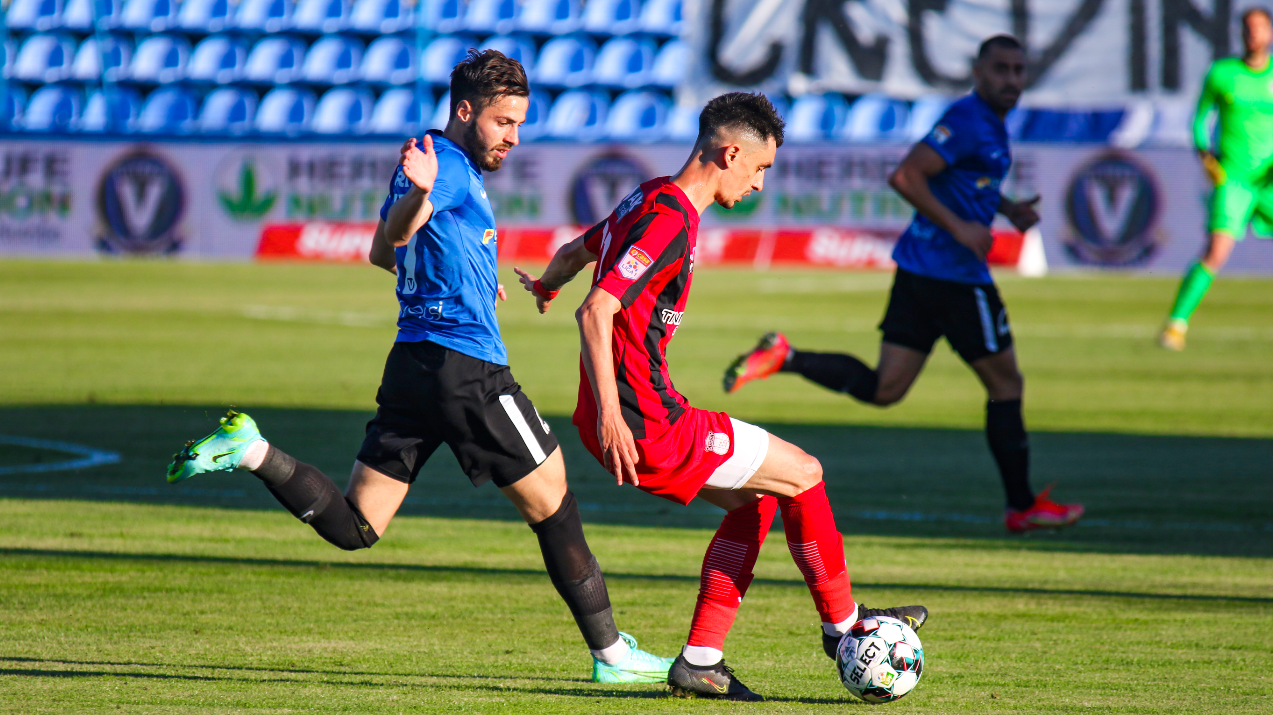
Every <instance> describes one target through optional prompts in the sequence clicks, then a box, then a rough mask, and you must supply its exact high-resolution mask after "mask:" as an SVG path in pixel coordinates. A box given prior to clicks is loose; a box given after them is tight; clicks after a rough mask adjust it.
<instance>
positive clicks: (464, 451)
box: [358, 342, 557, 487]
mask: <svg viewBox="0 0 1273 715" xmlns="http://www.w3.org/2000/svg"><path fill="white" fill-rule="evenodd" d="M376 404H378V405H379V406H380V407H379V408H378V409H377V410H376V416H375V417H374V418H373V419H372V420H371V421H370V422H368V423H367V438H366V439H365V440H363V443H362V449H360V450H358V461H359V462H362V463H363V464H365V465H367V466H368V467H371V468H372V469H374V470H376V471H378V472H382V473H384V474H387V475H389V476H390V477H393V478H394V479H397V480H399V481H402V482H406V483H407V484H410V483H411V482H413V481H415V478H416V475H418V474H419V473H420V467H422V466H424V463H425V462H426V461H428V459H429V457H430V456H432V455H433V452H434V450H436V449H437V448H438V446H439V445H441V444H442V443H443V442H445V443H446V444H447V446H449V447H450V448H451V451H452V452H453V453H455V458H456V459H457V460H459V462H460V468H461V469H463V470H464V473H465V474H467V475H468V477H469V480H470V481H472V482H473V486H477V485H479V484H482V483H483V482H487V481H493V482H495V484H496V486H500V487H506V486H508V485H510V484H512V483H514V482H516V481H517V480H519V479H521V478H522V477H524V476H526V475H527V474H530V473H531V472H532V471H534V470H535V468H536V467H538V466H539V465H540V464H541V463H543V461H544V460H545V459H547V458H548V455H550V454H552V453H553V450H555V449H557V438H556V437H555V436H554V435H553V434H552V432H550V431H549V429H548V423H547V422H545V421H543V420H542V419H541V418H540V417H539V412H538V411H537V410H536V409H535V406H534V405H532V404H531V402H530V398H528V397H526V395H525V394H523V393H522V388H521V386H520V385H518V384H517V382H516V381H515V380H513V373H512V371H510V370H509V369H508V366H506V365H496V364H495V363H490V362H486V361H485V360H478V359H477V358H474V357H470V356H468V355H465V354H464V353H459V352H456V351H454V350H451V349H449V348H444V347H442V346H441V345H438V344H436V343H430V342H418V343H394V345H393V349H392V350H390V351H389V359H388V360H387V361H386V362H385V374H384V378H383V379H382V380H381V381H380V390H379V392H377V393H376Z"/></svg>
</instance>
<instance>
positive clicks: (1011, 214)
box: [1001, 195, 1039, 233]
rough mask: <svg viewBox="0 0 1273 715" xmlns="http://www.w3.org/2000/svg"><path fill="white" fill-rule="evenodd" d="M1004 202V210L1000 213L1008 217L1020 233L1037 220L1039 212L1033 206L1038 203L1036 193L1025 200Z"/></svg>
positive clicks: (1027, 229) (1032, 225)
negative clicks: (1005, 204)
mask: <svg viewBox="0 0 1273 715" xmlns="http://www.w3.org/2000/svg"><path fill="white" fill-rule="evenodd" d="M1006 203H1007V206H1004V207H1003V208H1004V209H1006V210H1005V211H1002V212H1001V213H1002V214H1003V215H1004V216H1007V217H1008V220H1009V221H1011V222H1012V225H1013V226H1016V227H1017V230H1018V231H1021V232H1022V233H1024V232H1026V231H1029V230H1030V229H1031V228H1033V227H1034V225H1035V224H1037V223H1038V222H1039V212H1038V211H1037V210H1035V208H1034V205H1035V204H1037V203H1039V197H1038V196H1037V195H1036V196H1034V197H1033V198H1029V199H1026V200H1025V201H1007V202H1006Z"/></svg>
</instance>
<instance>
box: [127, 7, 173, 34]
mask: <svg viewBox="0 0 1273 715" xmlns="http://www.w3.org/2000/svg"><path fill="white" fill-rule="evenodd" d="M119 24H120V26H121V27H123V28H124V29H126V30H135V31H137V32H163V31H164V30H167V29H170V28H175V27H177V3H176V1H175V0H124V11H123V13H122V14H121V15H120V18H119Z"/></svg>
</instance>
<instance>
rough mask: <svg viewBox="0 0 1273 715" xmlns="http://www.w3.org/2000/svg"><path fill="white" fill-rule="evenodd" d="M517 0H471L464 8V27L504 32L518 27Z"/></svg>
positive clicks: (483, 31)
mask: <svg viewBox="0 0 1273 715" xmlns="http://www.w3.org/2000/svg"><path fill="white" fill-rule="evenodd" d="M519 9H520V8H519V5H518V3H517V1H516V0H469V3H468V6H467V7H465V9H464V29H466V30H468V31H470V32H480V33H487V32H495V33H500V34H503V33H505V32H512V31H513V30H514V29H516V28H517V15H518V10H519Z"/></svg>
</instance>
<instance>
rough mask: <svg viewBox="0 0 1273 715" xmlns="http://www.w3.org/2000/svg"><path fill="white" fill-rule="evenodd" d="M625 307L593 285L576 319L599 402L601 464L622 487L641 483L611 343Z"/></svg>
mask: <svg viewBox="0 0 1273 715" xmlns="http://www.w3.org/2000/svg"><path fill="white" fill-rule="evenodd" d="M622 309H623V304H622V303H620V302H619V299H618V298H615V297H614V296H612V295H610V294H609V293H607V292H606V291H605V290H604V289H602V288H597V287H595V286H594V287H593V289H592V292H591V293H589V294H588V297H587V298H586V299H585V300H584V302H583V305H581V306H579V310H577V311H575V320H577V321H579V335H580V339H581V341H582V343H583V350H582V353H583V369H584V371H586V372H587V374H588V381H589V382H590V383H592V396H593V398H594V399H595V400H596V402H597V439H598V441H599V442H600V443H601V454H602V456H603V458H604V459H603V460H602V463H603V464H604V465H605V468H606V469H607V470H609V472H610V473H611V474H613V475H614V477H615V483H616V484H618V485H619V486H623V483H624V482H628V483H629V484H631V485H633V486H637V485H639V484H640V483H641V482H640V480H639V479H638V478H637V473H636V463H637V459H638V458H639V457H638V455H637V451H636V441H635V440H633V438H632V430H630V429H628V424H627V423H626V422H624V421H623V411H622V410H621V408H620V407H619V385H618V382H617V381H616V380H615V373H614V353H613V352H612V345H611V340H612V339H613V335H614V315H615V313H618V312H619V311H620V310H622Z"/></svg>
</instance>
